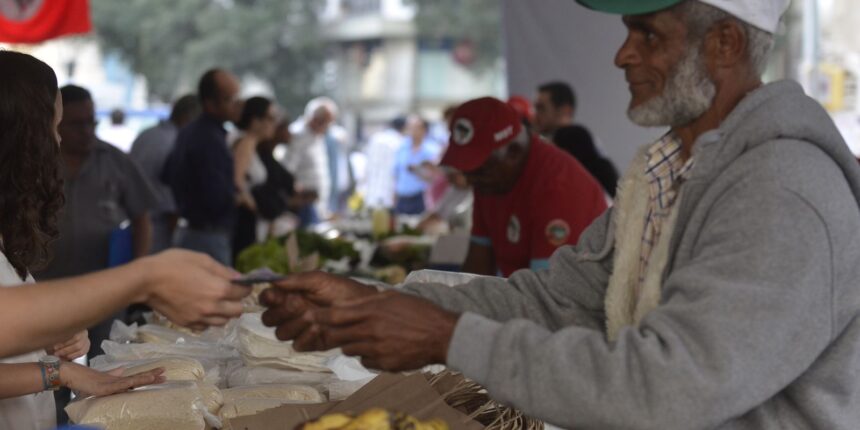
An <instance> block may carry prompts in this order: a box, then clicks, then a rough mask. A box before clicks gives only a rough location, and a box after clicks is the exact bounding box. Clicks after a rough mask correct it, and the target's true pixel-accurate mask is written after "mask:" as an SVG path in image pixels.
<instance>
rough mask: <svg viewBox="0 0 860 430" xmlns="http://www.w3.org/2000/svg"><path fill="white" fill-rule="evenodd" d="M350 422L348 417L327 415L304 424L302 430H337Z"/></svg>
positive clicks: (350, 418)
mask: <svg viewBox="0 0 860 430" xmlns="http://www.w3.org/2000/svg"><path fill="white" fill-rule="evenodd" d="M350 421H352V417H350V416H349V415H345V414H329V415H324V416H322V417H320V419H318V420H316V421H312V422H309V423H307V424H305V425H304V426H302V430H337V429H340V428H341V427H343V426H345V425H347V424H349V422H350Z"/></svg>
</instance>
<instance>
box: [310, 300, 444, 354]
mask: <svg viewBox="0 0 860 430" xmlns="http://www.w3.org/2000/svg"><path fill="white" fill-rule="evenodd" d="M302 318H303V319H305V321H306V322H307V323H308V325H309V328H307V329H306V330H305V333H313V334H314V336H310V335H305V334H303V335H301V336H299V337H298V338H296V341H295V343H294V344H293V346H294V347H295V348H296V350H299V351H302V350H321V349H331V348H337V347H340V348H342V350H343V352H344V354H346V355H352V356H358V357H361V361H362V363H363V364H364V365H365V366H367V367H369V368H374V369H380V370H386V371H405V370H413V369H419V368H421V367H424V366H426V365H429V364H439V363H445V361H446V359H447V355H448V345H449V344H450V343H451V338H452V336H453V334H454V328H455V327H456V325H457V321H458V319H459V315H457V314H454V313H452V312H448V311H446V310H444V309H442V308H440V307H439V306H436V305H435V304H433V303H431V302H429V301H427V300H424V299H421V298H418V297H414V296H410V295H407V294H402V293H397V292H393V291H390V292H385V293H381V294H377V295H374V296H368V297H364V298H359V299H356V300H351V301H348V302H340V303H335V304H334V305H333V306H330V307H320V308H316V309H308V310H307V311H306V312H305V315H304V316H303V317H302Z"/></svg>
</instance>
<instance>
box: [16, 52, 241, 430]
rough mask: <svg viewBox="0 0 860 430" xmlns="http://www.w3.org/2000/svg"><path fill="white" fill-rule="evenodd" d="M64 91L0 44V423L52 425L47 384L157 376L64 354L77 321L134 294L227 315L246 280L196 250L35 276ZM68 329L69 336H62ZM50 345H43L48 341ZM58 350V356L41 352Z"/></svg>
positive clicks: (209, 318) (215, 321)
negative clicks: (43, 278)
mask: <svg viewBox="0 0 860 430" xmlns="http://www.w3.org/2000/svg"><path fill="white" fill-rule="evenodd" d="M61 118H62V100H61V97H60V94H59V91H58V88H57V79H56V76H55V75H54V72H53V70H51V68H50V67H48V66H47V65H46V64H44V63H42V62H41V61H39V60H37V59H35V58H33V57H31V56H29V55H26V54H21V53H17V52H10V51H0V285H2V286H4V287H8V288H0V327H2V329H0V357H10V356H13V355H15V354H25V355H21V356H18V357H14V358H11V359H8V360H4V362H3V363H2V364H0V398H2V399H6V400H2V401H0V428H9V429H16V430H17V429H34V430H39V429H44V428H50V427H53V423H54V417H55V410H54V406H53V404H54V402H53V395H52V393H50V391H51V390H54V389H56V388H59V387H60V386H66V387H69V388H72V389H74V390H76V391H79V392H83V393H88V394H97V395H105V394H110V393H115V392H121V391H125V390H128V389H129V388H133V387H136V386H139V385H146V384H151V383H158V382H160V381H162V380H163V377H162V376H161V372H162V371H161V370H155V371H151V372H145V373H142V374H139V375H134V376H129V377H121V376H119V375H118V374H117V373H110V374H108V373H101V372H96V371H94V370H91V369H89V368H87V367H84V366H80V365H77V364H74V363H71V362H68V361H66V360H64V359H69V358H73V357H74V356H76V355H78V354H79V353H81V352H82V349H83V348H82V347H83V346H84V342H83V341H81V340H79V337H80V336H79V334H80V331H81V330H83V329H85V328H86V327H89V326H91V325H93V324H95V323H96V322H98V321H100V320H102V319H103V318H105V317H107V316H108V315H111V314H113V313H114V312H115V311H116V310H117V309H119V308H122V307H124V306H127V305H128V304H130V303H147V304H149V305H151V306H152V307H154V308H155V309H156V310H158V311H160V312H161V313H163V314H165V315H166V316H168V318H170V319H172V320H173V321H175V322H176V323H178V324H182V325H192V326H195V327H199V328H202V327H205V326H206V325H223V324H225V323H226V322H227V318H229V317H234V316H237V315H239V314H240V313H241V310H242V307H241V304H240V303H238V300H240V299H241V297H243V296H244V295H245V294H247V290H246V289H243V288H241V287H237V286H232V285H231V284H230V280H231V279H232V278H233V277H234V276H235V274H234V273H233V272H232V271H230V270H228V269H226V268H224V267H221V266H219V265H218V264H217V263H215V262H214V261H212V260H211V259H209V258H208V257H203V256H200V255H197V254H194V253H189V252H179V251H171V252H168V253H164V254H161V255H158V256H154V257H147V258H144V259H141V260H138V261H137V262H135V263H132V264H129V265H127V266H123V267H120V268H116V269H113V270H110V271H105V272H100V273H95V274H91V275H86V276H81V277H77V278H72V279H67V280H58V281H52V282H45V283H40V284H39V285H38V286H36V285H22V286H19V285H21V284H34V280H33V278H32V276H30V274H29V273H30V271H32V270H34V269H36V268H38V267H40V266H43V265H44V264H45V263H46V262H47V261H49V259H50V255H48V243H49V242H50V241H51V240H53V239H54V238H56V237H57V234H58V231H57V212H58V211H59V210H60V208H61V207H62V205H63V195H62V183H61V181H60V176H59V161H60V160H59V146H58V145H59V135H58V134H57V125H58V124H59V122H60V119H61ZM67 339H72V340H71V341H68V340H67ZM45 348H48V351H45ZM33 351H35V352H33ZM47 352H54V353H55V354H57V355H59V356H60V357H57V356H51V355H47V354H46V353H47Z"/></svg>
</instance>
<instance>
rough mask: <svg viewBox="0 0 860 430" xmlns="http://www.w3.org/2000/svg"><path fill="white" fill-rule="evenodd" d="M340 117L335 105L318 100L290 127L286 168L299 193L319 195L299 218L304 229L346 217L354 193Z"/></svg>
mask: <svg viewBox="0 0 860 430" xmlns="http://www.w3.org/2000/svg"><path fill="white" fill-rule="evenodd" d="M337 114H338V108H337V105H336V104H335V103H334V101H332V100H331V99H329V98H327V97H319V98H316V99H313V100H311V101H310V102H308V105H307V107H306V108H305V114H304V116H302V117H301V118H299V119H298V120H296V121H295V122H294V123H293V124H292V125H290V134H292V136H293V141H292V143H291V144H290V149H289V151H287V155H286V157H285V158H284V166H285V167H286V168H287V170H289V171H290V172H291V173H292V174H293V175H294V176H295V177H296V188H297V189H299V190H303V191H316V192H317V194H318V195H319V199H318V200H317V202H316V204H315V205H314V206H313V207H310V208H309V210H308V211H306V212H307V213H303V214H300V217H301V218H302V224H304V225H307V224H314V223H316V222H317V221H319V220H320V219H328V218H331V217H332V216H334V215H338V214H341V213H343V211H344V210H345V207H346V199H347V197H349V193H350V191H351V189H352V185H353V179H352V170H351V169H350V165H349V144H348V142H347V132H346V130H344V129H343V127H340V126H338V125H337V124H335V121H336V120H337Z"/></svg>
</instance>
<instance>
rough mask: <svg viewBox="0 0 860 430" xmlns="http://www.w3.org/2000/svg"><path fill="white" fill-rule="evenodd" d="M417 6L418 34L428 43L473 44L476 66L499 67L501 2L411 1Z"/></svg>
mask: <svg viewBox="0 0 860 430" xmlns="http://www.w3.org/2000/svg"><path fill="white" fill-rule="evenodd" d="M408 1H409V2H411V3H412V4H415V5H417V7H418V14H417V16H416V17H415V21H416V26H417V28H418V34H419V36H420V37H421V38H423V39H425V40H431V41H432V40H453V41H455V42H456V41H470V42H472V43H473V44H474V47H475V51H476V54H477V57H476V61H475V67H476V68H479V69H481V68H485V67H490V66H493V65H495V63H496V61H497V60H498V58H499V57H500V56H501V54H502V12H501V11H502V7H501V2H500V1H499V0H408Z"/></svg>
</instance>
